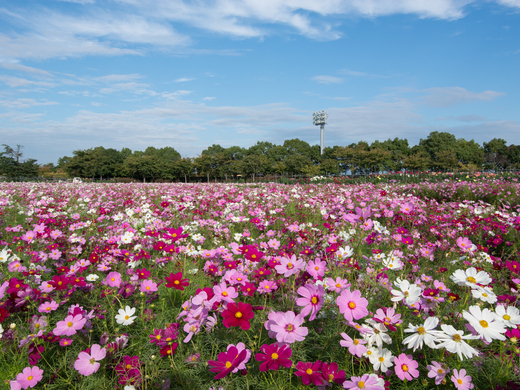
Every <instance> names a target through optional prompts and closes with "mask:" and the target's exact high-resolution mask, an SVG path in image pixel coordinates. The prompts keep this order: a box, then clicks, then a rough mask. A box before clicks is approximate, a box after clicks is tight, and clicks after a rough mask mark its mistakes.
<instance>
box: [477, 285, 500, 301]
mask: <svg viewBox="0 0 520 390" xmlns="http://www.w3.org/2000/svg"><path fill="white" fill-rule="evenodd" d="M471 295H473V298H477V299H480V300H481V301H484V302H487V303H495V302H496V301H497V296H496V295H495V293H494V292H493V289H491V288H489V287H480V286H477V288H474V289H473V290H471Z"/></svg>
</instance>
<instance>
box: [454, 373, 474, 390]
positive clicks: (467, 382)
mask: <svg viewBox="0 0 520 390" xmlns="http://www.w3.org/2000/svg"><path fill="white" fill-rule="evenodd" d="M451 381H452V382H453V384H454V385H455V387H456V388H457V390H469V389H472V388H473V387H475V386H473V383H471V376H469V375H466V370H465V369H461V370H460V371H458V370H457V369H454V370H453V375H452V376H451Z"/></svg>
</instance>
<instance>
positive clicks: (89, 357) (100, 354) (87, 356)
mask: <svg viewBox="0 0 520 390" xmlns="http://www.w3.org/2000/svg"><path fill="white" fill-rule="evenodd" d="M106 353H107V350H106V348H102V347H101V346H100V345H99V344H94V345H92V348H91V351H90V353H89V352H85V351H82V352H80V353H79V355H78V358H77V359H76V361H75V362H74V368H75V369H76V370H77V371H78V372H79V373H80V374H81V375H85V376H89V375H92V374H93V373H95V372H97V370H99V367H100V366H101V364H100V363H98V361H100V360H103V359H104V358H105V356H106Z"/></svg>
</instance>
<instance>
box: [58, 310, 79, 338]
mask: <svg viewBox="0 0 520 390" xmlns="http://www.w3.org/2000/svg"><path fill="white" fill-rule="evenodd" d="M86 322H87V319H86V318H84V317H83V316H82V315H81V314H78V315H75V316H71V315H69V316H67V317H65V319H64V320H63V321H59V322H58V323H57V324H56V328H54V330H53V331H52V333H54V334H55V335H56V336H72V335H74V334H76V331H78V330H80V329H82V328H83V326H84V325H85V323H86Z"/></svg>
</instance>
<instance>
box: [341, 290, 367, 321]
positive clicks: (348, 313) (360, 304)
mask: <svg viewBox="0 0 520 390" xmlns="http://www.w3.org/2000/svg"><path fill="white" fill-rule="evenodd" d="M336 303H337V305H338V307H339V311H340V312H341V313H342V314H343V315H344V316H345V319H346V320H347V321H352V320H359V319H360V318H363V317H365V316H366V315H367V314H368V310H367V306H368V300H367V299H366V298H363V297H361V291H359V290H354V291H353V292H351V291H350V290H349V289H347V290H343V291H342V292H341V294H340V296H339V297H338V298H337V299H336Z"/></svg>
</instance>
